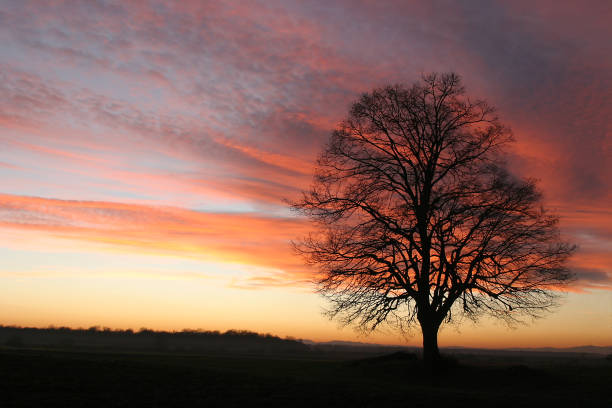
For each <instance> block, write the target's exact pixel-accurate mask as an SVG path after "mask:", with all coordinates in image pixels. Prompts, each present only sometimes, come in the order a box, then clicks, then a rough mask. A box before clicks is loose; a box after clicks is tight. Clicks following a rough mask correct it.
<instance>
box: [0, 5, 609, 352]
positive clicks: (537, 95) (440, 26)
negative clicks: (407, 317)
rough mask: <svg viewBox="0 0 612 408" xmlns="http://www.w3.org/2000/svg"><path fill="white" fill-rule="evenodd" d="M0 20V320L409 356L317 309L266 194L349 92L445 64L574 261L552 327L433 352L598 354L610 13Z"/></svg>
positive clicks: (292, 177)
mask: <svg viewBox="0 0 612 408" xmlns="http://www.w3.org/2000/svg"><path fill="white" fill-rule="evenodd" d="M565 3H573V4H574V5H571V4H565ZM0 5H1V7H0V146H1V148H0V324H4V325H22V326H49V325H55V326H73V327H89V326H93V325H100V326H108V327H113V328H134V329H138V328H140V327H149V328H154V329H168V330H181V329H183V328H193V329H195V328H202V329H206V330H222V331H223V330H227V329H248V330H254V331H258V332H269V333H272V334H276V335H279V336H283V337H284V336H293V337H297V338H305V339H311V340H317V341H327V340H351V341H365V342H378V343H393V344H410V345H413V344H420V341H421V340H420V335H419V333H418V331H415V333H414V335H413V336H412V337H408V338H403V337H401V336H399V335H398V334H395V333H392V332H381V333H378V334H373V335H370V336H369V337H363V336H359V335H358V333H356V332H355V331H354V330H352V329H351V328H341V327H339V325H338V323H337V322H333V321H331V322H330V321H328V320H327V318H325V317H324V316H322V314H321V311H322V310H323V308H324V307H325V302H324V300H323V299H322V298H320V297H319V296H318V295H317V294H315V293H314V291H313V287H312V286H311V284H310V283H309V277H310V276H311V274H312V270H311V269H309V268H308V267H306V266H305V265H304V264H303V262H302V259H300V258H299V257H297V256H296V255H294V254H293V253H292V251H291V248H290V245H289V241H290V240H291V239H296V238H300V237H301V236H303V235H304V234H306V233H307V231H308V230H309V228H310V226H309V224H308V223H307V222H306V221H305V220H303V219H300V218H297V217H296V216H295V215H294V214H292V213H291V212H290V211H289V210H288V207H287V204H286V201H285V200H287V199H288V200H291V199H293V198H296V197H298V195H299V194H300V191H302V190H304V189H307V188H308V187H309V185H310V183H311V178H312V171H313V166H314V161H315V160H316V158H317V156H318V154H319V153H320V152H321V150H322V148H323V146H324V144H325V142H326V140H327V138H328V137H329V135H330V132H331V130H332V129H333V128H334V126H336V125H337V124H338V123H339V122H340V121H341V120H342V119H344V118H345V117H346V115H347V113H348V109H349V106H350V104H351V102H353V101H354V100H355V99H356V98H357V97H358V96H359V94H360V93H362V92H366V91H369V90H371V89H372V88H373V87H377V86H382V85H385V84H388V83H398V82H404V83H408V84H409V83H412V82H414V81H416V80H418V79H419V78H420V76H421V75H422V74H423V73H428V72H433V71H436V72H448V71H455V72H457V73H458V74H460V75H461V76H462V78H463V81H464V83H465V86H466V88H467V92H468V94H469V95H471V96H474V97H480V98H484V99H486V100H487V101H488V102H489V103H490V104H492V105H494V106H496V107H497V108H498V112H499V116H500V118H501V120H502V121H503V122H504V123H506V124H508V125H509V126H510V127H511V128H512V130H513V132H514V136H515V139H516V142H515V143H514V144H513V145H512V146H511V148H510V149H509V151H508V153H509V156H508V165H509V167H510V169H511V170H512V171H513V172H515V173H516V174H518V175H521V176H525V177H535V178H537V179H539V185H540V187H541V189H542V190H543V191H544V204H545V206H546V207H547V208H549V209H551V210H552V211H554V212H555V213H557V214H558V215H559V216H560V217H561V222H560V227H561V231H562V234H564V236H565V237H566V238H567V239H568V240H570V241H572V242H575V243H576V244H578V246H579V250H578V252H577V253H576V255H575V256H574V257H573V258H572V261H571V268H572V270H573V271H574V272H575V273H576V275H577V280H576V281H575V282H574V283H573V285H572V286H571V287H570V288H568V293H566V294H565V295H564V297H563V298H562V302H561V306H560V307H559V309H558V310H557V311H556V312H555V313H554V314H550V315H549V316H548V317H547V318H546V319H541V320H537V321H535V322H531V321H528V323H529V324H528V325H525V326H519V327H518V328H515V329H508V328H507V327H506V326H504V324H502V323H499V322H494V321H488V320H487V319H483V320H482V321H481V322H480V324H478V325H474V324H473V323H471V322H468V321H466V322H461V324H460V325H456V326H449V327H446V328H444V329H443V331H442V332H441V337H440V344H441V346H450V345H459V346H478V347H539V346H558V347H565V346H577V345H585V344H593V345H612V120H611V118H612V43H611V42H610V38H612V24H610V22H611V21H612V4H611V3H610V1H609V0H603V1H583V2H557V1H537V2H534V1H506V2H492V1H461V2H459V1H457V2H450V1H369V0H363V1H329V0H327V1H314V0H313V1H280V0H279V1H236V2H233V1H227V2H221V1H205V0H198V1H196V0H193V1H191V0H189V1H188V0H183V1H176V2H169V1H159V2H155V1H104V0H96V1H61V0H45V1H43V0H41V1H28V0H23V1H17V0H14V1H13V0H0Z"/></svg>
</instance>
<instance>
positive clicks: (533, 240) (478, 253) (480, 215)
mask: <svg viewBox="0 0 612 408" xmlns="http://www.w3.org/2000/svg"><path fill="white" fill-rule="evenodd" d="M511 140H512V137H511V133H510V130H509V129H508V128H507V127H505V126H504V125H502V124H501V123H500V122H499V120H498V118H497V117H496V116H495V113H494V109H492V108H491V107H490V106H489V105H488V104H487V103H486V102H484V101H481V100H471V99H470V98H468V97H467V96H466V95H465V91H464V88H463V86H462V85H461V81H460V78H459V77H458V76H457V75H456V74H443V75H440V74H432V75H428V76H425V77H423V79H422V81H420V82H418V83H415V84H414V85H412V86H411V87H404V86H401V85H396V86H388V87H386V88H382V89H376V90H374V91H372V92H371V93H367V94H364V95H362V96H361V98H360V99H359V101H358V102H356V103H355V104H354V105H353V106H352V109H351V110H350V113H349V116H348V118H347V119H346V120H345V121H344V122H342V123H341V124H340V125H339V126H338V127H337V129H336V130H335V131H334V132H333V134H332V136H331V139H330V141H329V143H328V145H327V147H326V148H325V150H324V152H323V153H322V155H321V157H320V159H319V161H318V163H317V164H318V165H317V168H316V171H315V177H314V182H313V185H312V187H311V189H310V191H308V192H305V193H304V195H303V198H302V199H301V200H300V201H299V202H296V203H294V204H293V208H294V209H295V210H297V211H298V212H299V213H301V214H304V215H306V216H307V217H309V218H311V219H312V220H313V221H314V225H315V231H313V232H312V233H311V235H310V236H309V237H307V238H305V239H303V240H301V241H299V242H297V243H296V244H295V247H296V248H297V250H298V251H299V252H300V253H301V254H303V255H304V256H305V258H306V260H307V261H308V262H309V263H311V264H313V265H315V266H316V267H317V268H318V271H319V276H318V279H317V283H318V287H319V290H320V292H321V293H322V294H323V295H325V296H326V297H327V298H328V299H329V300H330V302H331V309H330V310H329V313H330V316H332V317H338V318H341V319H342V320H343V321H344V322H345V323H347V324H356V325H357V326H358V327H360V328H362V329H364V330H366V331H369V330H374V329H376V327H377V326H379V325H380V324H381V323H383V322H385V323H390V324H393V325H395V326H397V327H399V328H401V329H405V328H408V327H411V326H413V325H416V323H417V322H418V324H419V325H420V328H421V331H422V334H423V355H424V358H425V361H426V363H427V364H428V365H429V367H435V365H436V362H437V361H438V360H439V358H440V354H439V350H438V340H437V339H438V331H439V328H440V325H441V324H442V323H444V322H450V321H452V320H453V318H456V317H457V316H467V317H469V318H471V319H476V318H477V317H478V316H479V315H480V314H481V313H483V312H484V313H489V314H490V315H493V316H495V317H498V318H502V319H505V320H508V321H510V322H512V321H516V320H517V319H519V318H520V317H521V316H524V315H531V316H538V315H540V314H541V313H542V312H543V311H546V310H548V309H550V308H551V307H552V306H553V305H554V304H555V298H556V296H555V291H554V289H555V288H556V287H558V286H559V285H562V284H565V283H567V282H568V281H569V280H570V279H571V274H570V272H569V271H568V270H567V268H566V267H565V261H566V260H567V258H568V257H569V256H570V255H571V253H572V251H573V249H574V248H573V246H572V245H569V244H568V243H565V242H563V241H562V240H561V239H560V237H559V232H558V228H557V221H558V220H557V218H556V217H554V216H552V215H549V214H548V213H546V212H545V211H544V209H543V208H542V206H541V194H540V192H539V191H538V189H537V188H536V185H535V181H534V180H531V179H520V178H518V177H515V176H513V175H511V174H509V172H508V171H506V170H505V169H504V162H503V148H504V146H505V145H507V144H508V143H509V142H511Z"/></svg>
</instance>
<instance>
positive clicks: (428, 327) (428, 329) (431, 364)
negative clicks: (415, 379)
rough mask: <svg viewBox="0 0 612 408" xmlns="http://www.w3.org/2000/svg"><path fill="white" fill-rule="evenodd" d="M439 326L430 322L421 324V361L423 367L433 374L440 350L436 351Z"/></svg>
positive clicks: (438, 360)
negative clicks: (423, 364)
mask: <svg viewBox="0 0 612 408" xmlns="http://www.w3.org/2000/svg"><path fill="white" fill-rule="evenodd" d="M439 328H440V325H439V324H436V323H435V322H431V321H425V322H421V331H422V332H423V361H424V363H425V367H426V368H427V369H428V370H429V371H430V373H431V374H433V373H434V372H435V371H436V367H437V366H438V363H439V362H440V350H439V349H438V329H439Z"/></svg>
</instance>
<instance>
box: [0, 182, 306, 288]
mask: <svg viewBox="0 0 612 408" xmlns="http://www.w3.org/2000/svg"><path fill="white" fill-rule="evenodd" d="M0 212H1V221H0V228H4V229H17V230H20V231H29V232H32V233H34V234H37V235H40V234H44V235H47V236H49V237H51V238H60V239H70V240H75V241H83V242H89V243H96V244H101V246H100V248H101V249H104V248H106V249H107V250H114V251H126V250H127V251H136V252H138V251H141V252H145V253H149V254H158V255H173V256H185V257H195V258H201V259H206V260H209V261H216V262H227V263H240V264H244V265H251V266H254V267H256V268H257V267H258V268H260V269H261V270H263V269H266V270H268V271H270V270H271V271H276V272H265V274H266V275H264V276H258V277H254V278H253V283H256V282H257V283H259V282H267V283H268V284H269V285H276V286H277V285H295V284H298V283H299V282H304V281H306V280H308V278H309V273H308V270H307V269H306V268H305V267H304V266H303V264H302V263H301V260H300V259H299V258H297V257H296V256H294V255H293V253H292V251H291V249H290V245H289V241H290V240H291V239H294V238H296V237H299V236H301V235H303V234H304V233H305V231H306V225H305V224H304V222H303V221H301V220H298V219H294V218H279V217H266V216H260V215H249V214H231V213H225V214H223V213H217V214H212V213H203V212H198V211H190V210H185V209H179V208H173V207H153V206H145V205H136V204H122V203H112V202H91V201H66V200H55V199H46V198H36V197H23V196H14V195H6V194H0ZM241 285H242V286H245V285H246V286H249V285H250V283H249V282H246V283H241V284H238V283H237V284H236V286H241Z"/></svg>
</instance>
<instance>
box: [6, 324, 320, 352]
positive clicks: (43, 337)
mask: <svg viewBox="0 0 612 408" xmlns="http://www.w3.org/2000/svg"><path fill="white" fill-rule="evenodd" d="M0 345H4V346H8V347H29V348H31V347H53V348H101V349H118V350H133V351H139V350H143V351H146V350H149V351H177V352H200V351H201V352H211V351H213V352H231V353H263V354H273V353H296V352H297V353H299V352H306V351H309V350H310V347H309V346H308V345H306V344H304V343H302V342H301V341H298V340H296V339H293V338H290V337H287V338H284V339H282V338H280V337H278V336H273V335H271V334H259V333H255V332H251V331H246V330H228V331H226V332H224V333H221V332H219V331H203V330H182V331H172V332H169V331H156V330H151V329H147V328H142V329H140V330H138V331H134V330H131V329H127V330H117V329H109V328H100V327H99V326H94V327H90V328H89V329H81V328H79V329H72V328H69V327H48V328H33V327H15V326H0Z"/></svg>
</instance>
